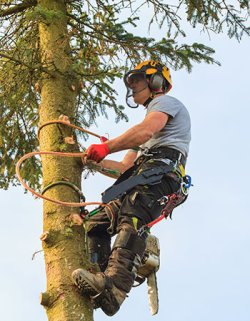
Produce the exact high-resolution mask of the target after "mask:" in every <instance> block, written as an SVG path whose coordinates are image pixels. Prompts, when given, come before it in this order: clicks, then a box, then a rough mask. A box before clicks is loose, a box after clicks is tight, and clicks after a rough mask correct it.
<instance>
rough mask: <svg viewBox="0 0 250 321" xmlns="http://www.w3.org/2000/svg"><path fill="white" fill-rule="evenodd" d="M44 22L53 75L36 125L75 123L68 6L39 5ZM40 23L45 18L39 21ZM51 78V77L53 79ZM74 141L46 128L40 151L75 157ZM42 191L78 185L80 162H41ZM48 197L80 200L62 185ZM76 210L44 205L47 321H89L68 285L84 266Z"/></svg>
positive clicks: (52, 0)
mask: <svg viewBox="0 0 250 321" xmlns="http://www.w3.org/2000/svg"><path fill="white" fill-rule="evenodd" d="M38 5H39V6H40V8H42V9H44V10H45V11H44V12H45V13H46V14H45V20H44V21H42V22H40V23H39V36H40V53H41V60H42V62H43V66H44V67H46V68H47V69H49V70H50V71H51V73H50V75H48V74H47V73H44V74H43V77H42V79H41V84H40V86H41V104H40V110H39V116H40V125H42V124H44V123H45V122H47V121H49V120H54V119H58V118H59V116H60V115H61V114H64V115H67V116H68V117H69V119H70V120H71V121H72V120H74V114H75V101H76V96H77V91H78V89H79V81H78V80H77V79H76V77H74V73H73V72H72V63H71V59H70V56H69V50H70V46H69V36H68V32H67V18H66V16H65V12H66V4H65V2H64V0H40V1H38ZM43 19H44V18H43ZM52 74H53V76H52ZM67 136H72V131H71V129H69V128H67V127H66V126H63V125H48V126H45V127H44V128H42V129H41V132H40V149H41V150H42V151H64V152H65V151H69V152H70V151H72V149H73V150H74V151H76V145H69V144H66V143H65V141H64V138H65V137H67ZM42 167H43V186H46V185H48V184H50V183H52V182H57V181H62V180H67V181H69V182H71V183H73V184H75V185H76V186H78V187H80V185H81V170H82V168H81V167H82V166H81V160H80V159H76V158H60V157H55V156H43V157H42ZM46 195H47V196H48V197H51V198H54V199H58V200H62V201H69V202H79V195H77V193H76V192H75V191H74V190H73V189H71V188H70V187H68V186H66V185H58V186H55V187H53V188H50V189H48V190H47V191H46ZM74 213H79V209H78V208H69V207H62V206H60V205H56V204H53V203H51V202H47V201H45V202H44V213H43V214H44V229H43V232H44V233H43V238H42V239H43V249H44V255H45V266H46V276H47V290H46V292H45V293H42V294H41V304H42V305H43V306H44V307H45V308H46V311H47V315H48V319H49V321H59V320H60V321H80V320H83V321H91V320H93V310H92V306H91V304H90V302H89V299H88V298H83V297H82V296H80V295H79V293H78V292H77V290H76V287H75V286H74V285H73V284H72V281H71V278H70V276H71V273H72V271H73V270H74V269H76V268H79V267H83V266H86V261H87V260H86V251H85V244H84V231H83V228H82V226H79V225H76V224H74V222H73V219H72V217H73V215H74Z"/></svg>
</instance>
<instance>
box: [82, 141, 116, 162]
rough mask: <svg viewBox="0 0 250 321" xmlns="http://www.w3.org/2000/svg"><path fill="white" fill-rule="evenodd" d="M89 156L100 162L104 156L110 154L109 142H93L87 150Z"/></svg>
mask: <svg viewBox="0 0 250 321" xmlns="http://www.w3.org/2000/svg"><path fill="white" fill-rule="evenodd" d="M86 154H87V158H88V159H91V160H93V161H96V162H97V163H99V162H100V161H101V160H103V158H105V157H106V156H107V155H108V154H110V149H109V147H108V145H107V144H105V143H103V144H92V145H90V146H89V148H88V149H87V150H86Z"/></svg>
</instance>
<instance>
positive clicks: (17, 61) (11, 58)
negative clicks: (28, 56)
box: [0, 52, 55, 77]
mask: <svg viewBox="0 0 250 321" xmlns="http://www.w3.org/2000/svg"><path fill="white" fill-rule="evenodd" d="M0 57H2V58H6V59H8V60H10V61H13V62H15V63H16V64H18V65H21V66H24V67H26V68H28V69H29V70H31V71H37V70H41V71H42V72H45V73H47V74H49V75H50V76H52V77H54V76H55V75H54V73H52V72H51V71H49V70H47V69H46V68H44V67H42V66H40V65H39V66H38V65H37V66H31V65H29V64H26V63H25V62H24V61H21V60H19V59H17V58H14V57H11V56H9V55H6V54H5V53H3V52H0Z"/></svg>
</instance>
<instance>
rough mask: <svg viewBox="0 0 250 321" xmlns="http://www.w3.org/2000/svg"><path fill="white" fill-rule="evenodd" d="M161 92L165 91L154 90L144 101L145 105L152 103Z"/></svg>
mask: <svg viewBox="0 0 250 321" xmlns="http://www.w3.org/2000/svg"><path fill="white" fill-rule="evenodd" d="M159 94H164V91H159V92H152V91H151V95H150V96H149V97H148V99H147V100H146V101H145V102H144V103H143V106H144V107H148V105H149V104H150V103H151V101H152V100H153V99H154V98H155V96H157V95H159Z"/></svg>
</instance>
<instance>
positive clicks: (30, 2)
mask: <svg viewBox="0 0 250 321" xmlns="http://www.w3.org/2000/svg"><path fill="white" fill-rule="evenodd" d="M36 5H37V0H25V1H23V2H22V3H19V4H17V5H15V6H14V7H10V8H8V9H5V10H1V11H0V17H7V16H10V15H12V14H15V13H19V12H22V11H24V10H26V9H28V8H31V7H34V6H36Z"/></svg>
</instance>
